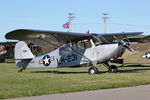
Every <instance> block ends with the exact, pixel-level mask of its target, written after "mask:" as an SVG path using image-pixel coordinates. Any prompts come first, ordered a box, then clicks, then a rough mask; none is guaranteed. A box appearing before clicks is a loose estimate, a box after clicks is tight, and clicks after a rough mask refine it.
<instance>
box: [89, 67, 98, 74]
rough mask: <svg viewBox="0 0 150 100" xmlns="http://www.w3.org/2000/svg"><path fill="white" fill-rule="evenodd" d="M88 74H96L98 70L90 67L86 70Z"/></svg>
mask: <svg viewBox="0 0 150 100" xmlns="http://www.w3.org/2000/svg"><path fill="white" fill-rule="evenodd" d="M88 73H89V74H97V73H98V69H97V68H96V67H93V66H92V67H90V68H89V70H88Z"/></svg>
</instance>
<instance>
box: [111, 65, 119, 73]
mask: <svg viewBox="0 0 150 100" xmlns="http://www.w3.org/2000/svg"><path fill="white" fill-rule="evenodd" d="M109 72H110V73H116V72H118V68H117V67H116V66H115V65H111V66H110V68H109Z"/></svg>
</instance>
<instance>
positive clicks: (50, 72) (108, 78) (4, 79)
mask: <svg viewBox="0 0 150 100" xmlns="http://www.w3.org/2000/svg"><path fill="white" fill-rule="evenodd" d="M18 70H19V69H18V68H17V67H16V65H15V64H14V63H9V64H6V63H1V64H0V99H5V98H14V97H25V96H36V95H44V94H54V93H66V92H76V91H88V90H97V89H108V88H119V87H128V86H137V85H145V84H150V67H148V66H127V67H119V73H106V72H105V71H106V69H105V68H103V67H101V68H99V70H102V72H101V74H98V75H88V74H87V70H88V67H81V68H55V69H54V68H53V69H50V68H29V69H26V70H25V71H24V72H23V73H17V71H18Z"/></svg>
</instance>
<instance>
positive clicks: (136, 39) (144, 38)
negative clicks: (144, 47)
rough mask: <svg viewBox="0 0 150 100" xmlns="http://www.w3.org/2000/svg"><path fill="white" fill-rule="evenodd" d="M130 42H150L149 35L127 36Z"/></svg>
mask: <svg viewBox="0 0 150 100" xmlns="http://www.w3.org/2000/svg"><path fill="white" fill-rule="evenodd" d="M128 39H129V40H130V41H131V42H139V43H147V42H150V35H147V36H138V37H129V38H128Z"/></svg>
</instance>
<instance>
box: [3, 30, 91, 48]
mask: <svg viewBox="0 0 150 100" xmlns="http://www.w3.org/2000/svg"><path fill="white" fill-rule="evenodd" d="M91 37H92V35H88V34H82V33H73V32H59V31H43V30H30V29H18V30H14V31H11V32H9V33H7V34H6V35H5V38H6V39H13V40H30V41H34V43H35V44H36V45H39V46H42V47H43V46H48V45H49V46H51V44H54V45H58V44H60V43H62V42H63V43H67V42H70V41H78V40H83V39H87V38H91Z"/></svg>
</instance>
